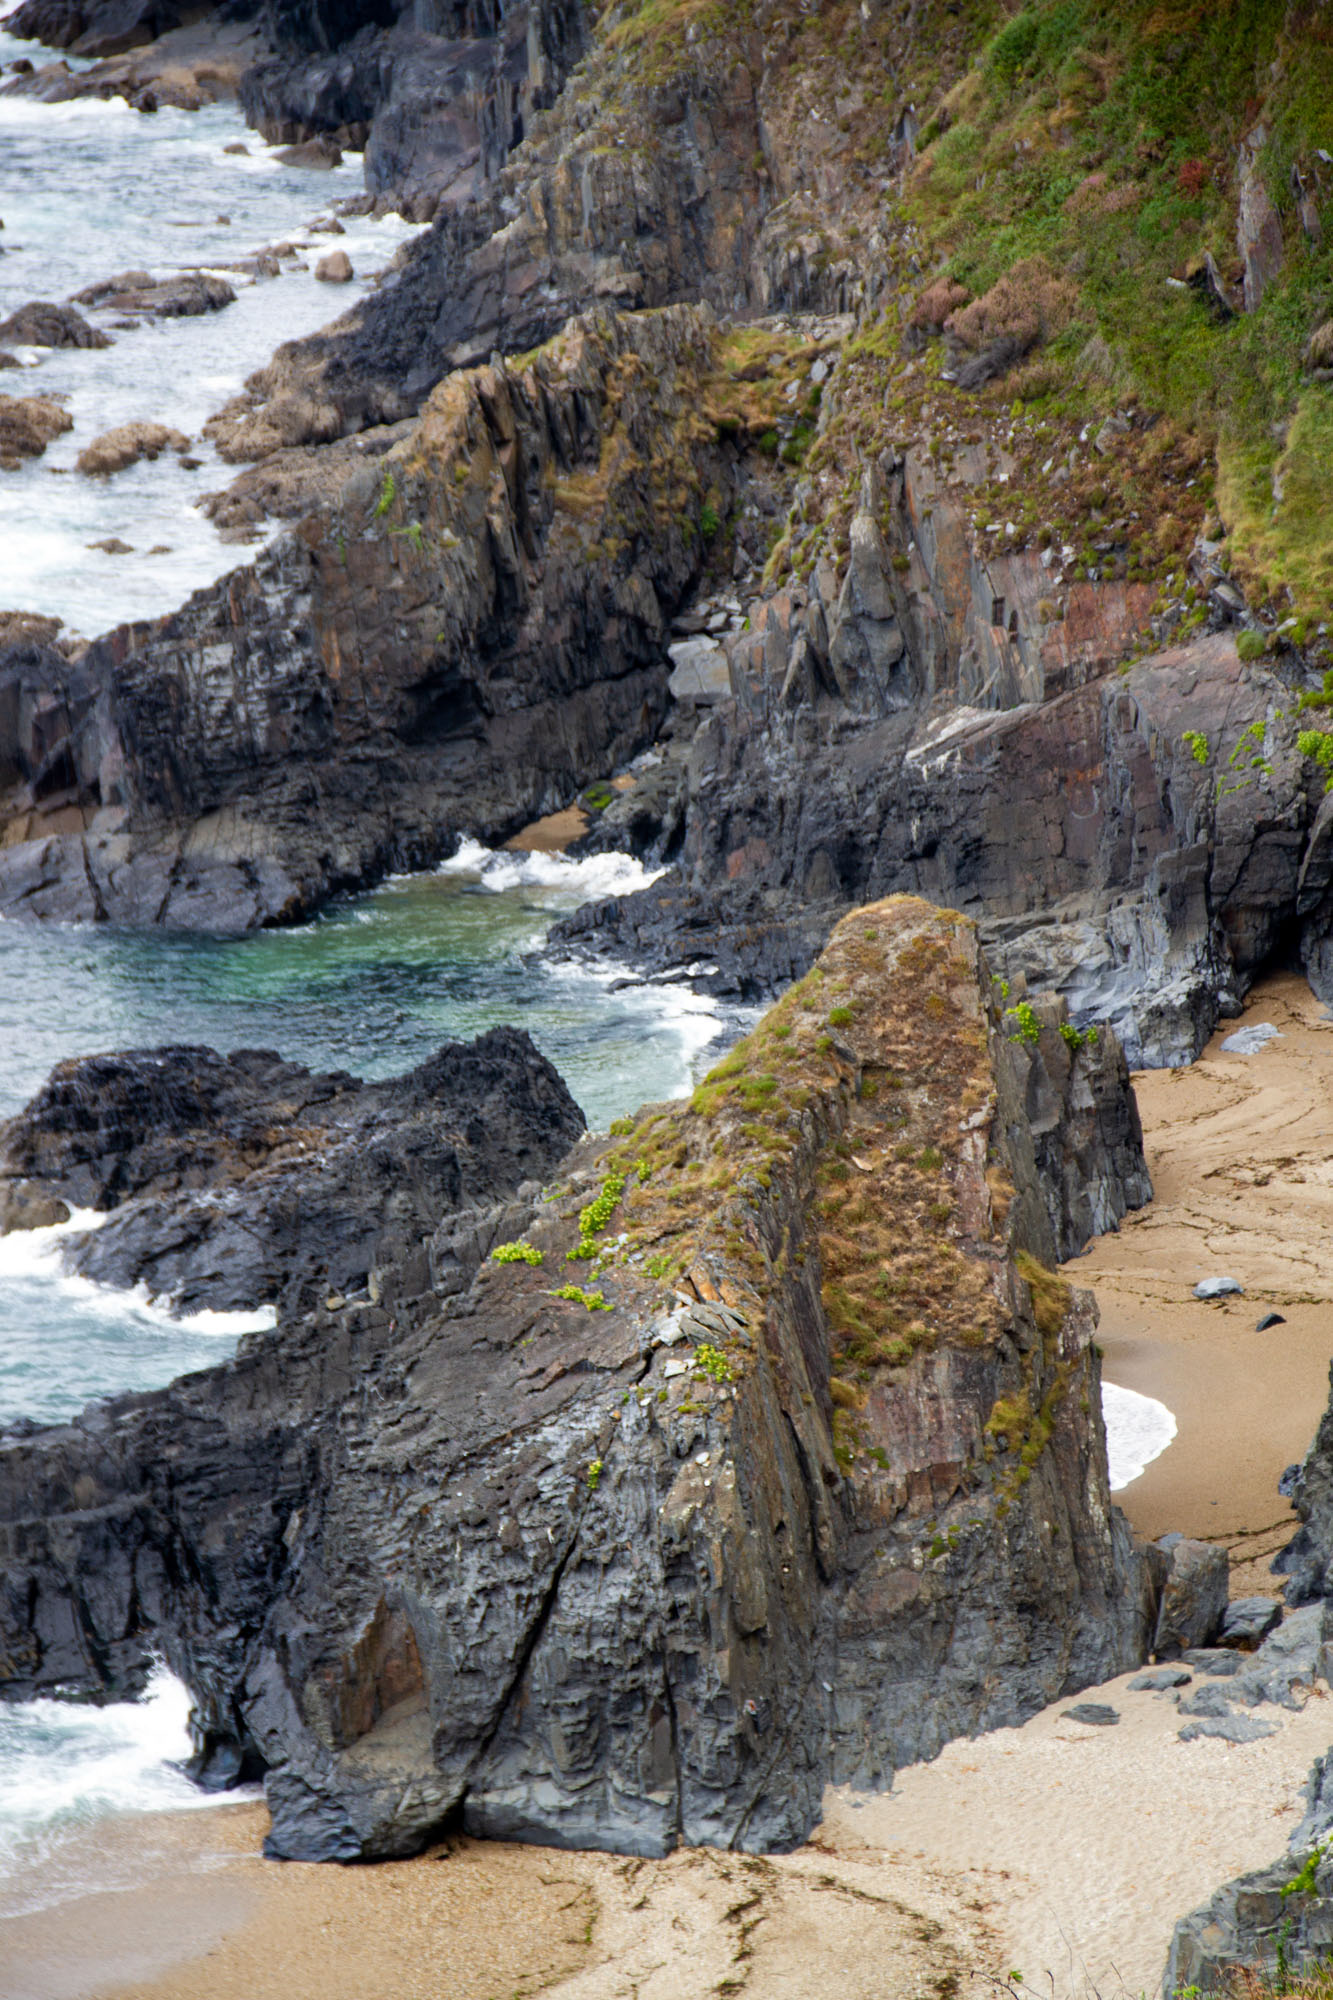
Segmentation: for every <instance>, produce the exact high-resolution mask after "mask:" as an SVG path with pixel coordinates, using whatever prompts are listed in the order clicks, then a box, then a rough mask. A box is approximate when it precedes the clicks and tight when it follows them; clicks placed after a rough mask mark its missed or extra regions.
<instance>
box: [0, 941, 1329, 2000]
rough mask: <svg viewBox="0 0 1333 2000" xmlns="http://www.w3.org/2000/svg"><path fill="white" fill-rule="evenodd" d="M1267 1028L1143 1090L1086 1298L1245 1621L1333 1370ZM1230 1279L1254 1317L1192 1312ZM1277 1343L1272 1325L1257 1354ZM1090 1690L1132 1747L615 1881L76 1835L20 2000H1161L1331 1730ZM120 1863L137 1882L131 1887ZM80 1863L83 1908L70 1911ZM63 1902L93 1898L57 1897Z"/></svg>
mask: <svg viewBox="0 0 1333 2000" xmlns="http://www.w3.org/2000/svg"><path fill="white" fill-rule="evenodd" d="M1245 1019H1246V1021H1247V1022H1259V1021H1267V1022H1269V1023H1271V1024H1272V1026H1274V1027H1275V1028H1277V1029H1278V1031H1279V1036H1280V1039H1277V1040H1274V1041H1271V1042H1270V1043H1269V1044H1268V1045H1267V1046H1266V1047H1265V1048H1264V1049H1262V1050H1261V1051H1260V1052H1259V1053H1258V1054H1255V1055H1250V1056H1232V1055H1227V1054H1223V1053H1222V1052H1221V1048H1220V1043H1221V1040H1222V1038H1223V1036H1225V1035H1227V1034H1230V1033H1232V1032H1234V1030H1235V1028H1236V1027H1237V1026H1238V1025H1240V1024H1239V1023H1235V1022H1229V1023H1227V1024H1225V1026H1224V1028H1223V1029H1222V1030H1221V1031H1220V1033H1219V1034H1218V1035H1217V1036H1216V1037H1214V1039H1213V1041H1212V1043H1210V1045H1209V1047H1208V1050H1207V1051H1206V1052H1205V1055H1204V1057H1203V1059H1202V1060H1201V1061H1200V1062H1199V1063H1198V1064H1197V1065H1195V1067H1194V1068H1192V1069H1191V1070H1188V1071H1181V1072H1161V1071H1159V1072H1150V1073H1148V1074H1146V1075H1143V1076H1140V1077H1139V1078H1137V1079H1136V1083H1137V1088H1138V1091H1139V1102H1140V1107H1141V1110H1142V1114H1143V1121H1144V1127H1145V1134H1146V1140H1147V1150H1148V1157H1149V1164H1150V1167H1151V1170H1152V1175H1153V1180H1154V1185H1155V1187H1156V1190H1157V1198H1156V1200H1155V1202H1154V1203H1153V1205H1152V1206H1151V1207H1150V1208H1149V1209H1147V1210H1145V1211H1144V1212H1143V1213H1142V1214H1141V1215H1138V1216H1136V1217H1132V1218H1130V1219H1128V1220H1127V1222H1126V1224H1125V1226H1124V1227H1123V1228H1122V1230H1121V1231H1120V1233H1119V1234H1118V1235H1116V1236H1113V1237H1108V1238H1104V1239H1102V1240H1101V1241H1100V1242H1098V1243H1097V1244H1096V1245H1094V1246H1093V1248H1092V1250H1091V1252H1090V1253H1089V1254H1087V1255H1086V1256H1085V1257H1083V1258H1080V1259H1078V1260H1077V1261H1076V1262H1075V1263H1074V1264H1073V1265H1071V1266H1070V1267H1069V1275H1070V1276H1071V1277H1074V1278H1076V1279H1077V1281H1078V1282H1080V1283H1082V1284H1085V1285H1089V1284H1090V1285H1092V1286H1094V1287H1095V1289H1096V1292H1097V1295H1098V1299H1099V1302H1100V1306H1101V1313H1102V1331H1101V1338H1102V1342H1103V1345H1104V1348H1105V1354H1106V1362H1105V1367H1106V1373H1107V1377H1108V1379H1110V1380H1111V1381H1114V1382H1118V1383H1120V1384H1122V1385H1123V1386H1125V1387H1127V1388H1131V1389H1137V1390H1139V1391H1141V1392H1142V1393H1144V1394H1147V1395H1151V1396H1155V1397H1157V1398H1159V1399H1160V1400H1161V1401H1162V1402H1164V1403H1166V1404H1167V1405H1168V1406H1169V1407H1170V1409H1171V1410H1172V1411H1173V1412H1174V1414H1175V1417H1176V1421H1177V1425H1178V1435H1177V1437H1176V1439H1175V1441H1174V1442H1173V1443H1172V1444H1171V1445H1170V1446H1169V1447H1168V1449H1167V1450H1166V1451H1165V1452H1164V1453H1163V1455H1162V1456H1161V1457H1160V1458H1159V1459H1157V1460H1156V1461H1154V1463H1153V1464H1151V1465H1150V1466H1149V1467H1148V1469H1147V1471H1146V1472H1145V1473H1144V1474H1143V1475H1142V1477H1141V1478H1139V1479H1138V1480H1136V1481H1135V1482H1134V1483H1133V1484H1132V1485H1131V1486H1129V1487H1128V1488H1127V1489H1126V1490H1125V1491H1124V1492H1123V1493H1121V1494H1120V1495H1119V1496H1118V1497H1119V1500H1120V1503H1121V1505H1122V1506H1124V1508H1125V1510H1126V1512H1127V1513H1128V1514H1129V1517H1130V1519H1131V1520H1132V1521H1133V1523H1134V1525H1135V1527H1136V1528H1137V1529H1138V1530H1139V1532H1140V1533H1143V1534H1148V1535H1158V1534H1161V1533H1162V1532H1164V1531H1165V1530H1166V1529H1168V1528H1181V1529H1183V1530H1185V1531H1186V1532H1188V1533H1191V1534H1195V1535H1204V1536H1208V1537H1211V1538H1213V1539H1216V1540H1218V1541H1220V1542H1222V1543H1223V1544H1225V1545H1226V1546H1227V1547H1228V1548H1229V1549H1230V1550H1231V1551H1232V1558H1233V1578H1234V1581H1233V1591H1234V1592H1235V1593H1236V1594H1239V1593H1240V1592H1241V1591H1248V1590H1264V1591H1267V1592H1269V1593H1270V1594H1273V1595H1276V1594H1277V1591H1278V1583H1277V1579H1275V1578H1274V1577H1273V1576H1272V1575H1271V1572H1270V1571H1269V1568H1268V1564H1269V1561H1270V1560H1271V1555H1272V1552H1273V1551H1274V1549H1276V1548H1277V1547H1280V1546H1281V1544H1282V1542H1283V1540H1284V1539H1285V1538H1286V1537H1287V1536H1288V1535H1289V1534H1290V1532H1291V1529H1292V1525H1293V1516H1292V1515H1291V1511H1290V1509H1289V1507H1288V1506H1287V1504H1286V1503H1285V1502H1284V1501H1283V1500H1282V1499H1281V1498H1280V1497H1279V1495H1278V1493H1277V1490H1276V1488H1277V1480H1278V1477H1279V1475H1280V1473H1281V1472H1282V1470H1283V1467H1284V1466H1285V1465H1287V1464H1288V1463H1289V1462H1290V1461H1292V1460H1293V1459H1297V1458H1299V1457H1301V1456H1302V1455H1303V1454H1304V1452H1305V1449H1306V1447H1307V1446H1308V1444H1309V1442H1310V1439H1311V1437H1312V1435H1313V1432H1314V1429H1315V1425H1316V1424H1317V1422H1318V1419H1319V1415H1320V1412H1321V1411H1322V1408H1323V1405H1324V1401H1325V1397H1326V1395H1327V1378H1328V1368H1329V1357H1330V1353H1331V1352H1333V1312H1330V1305H1333V1268H1330V1267H1328V1265H1327V1260H1326V1258H1325V1257H1324V1256H1323V1254H1322V1252H1323V1248H1324V1245H1325V1244H1326V1242H1327V1241H1328V1240H1329V1233H1328V1232H1329V1224H1330V1222H1331V1221H1333V1167H1331V1166H1330V1165H1329V1163H1328V1160H1327V1157H1326V1155H1327V1153H1328V1152H1329V1150H1330V1149H1329V1146H1328V1140H1327V1134H1328V1132H1329V1130H1330V1124H1331V1123H1333V1023H1328V1022H1326V1021H1325V1020H1324V1019H1323V1013H1322V1009H1321V1007H1320V1005H1319V1003H1318V1002H1317V1001H1315V1000H1314V998H1313V997H1312V996H1311V994H1310V993H1309V991H1308V989H1307V988H1306V987H1305V985H1304V982H1303V981H1301V980H1300V979H1298V978H1296V977H1294V976H1289V975H1281V976H1277V977H1274V978H1271V979H1268V980H1266V981H1265V982H1264V983H1263V984H1262V986H1260V987H1259V988H1257V989H1256V991H1255V992H1254V994H1253V995H1252V996H1251V1000H1250V1004H1249V1006H1248V1007H1247V1009H1246V1015H1245ZM1217 1274H1226V1275H1228V1276H1233V1277H1235V1278H1237V1279H1238V1280H1239V1281H1240V1282H1241V1283H1242V1284H1243V1285H1244V1287H1245V1295H1244V1297H1243V1298H1240V1299H1234V1300H1228V1301H1224V1302H1222V1303H1220V1304H1202V1303H1200V1302H1198V1301H1196V1300H1194V1299H1193V1298H1192V1297H1191V1288H1192V1286H1193V1285H1194V1283H1195V1281H1196V1280H1197V1279H1198V1278H1200V1277H1204V1276H1208V1275H1217ZM1267 1312H1277V1313H1280V1314H1281V1315H1282V1316H1283V1319H1284V1321H1285V1324H1283V1325H1282V1326H1279V1327H1276V1328H1274V1329H1272V1330H1270V1331H1269V1332H1267V1333H1264V1334H1258V1333H1256V1332H1255V1331H1254V1327H1255V1322H1256V1320H1258V1319H1260V1318H1261V1317H1263V1315H1264V1314H1265V1313H1267ZM1127 1682H1128V1677H1123V1678H1122V1679H1121V1680H1119V1681H1115V1682H1112V1683H1110V1684H1109V1685H1108V1686H1107V1687H1106V1688H1105V1689H1103V1690H1098V1691H1096V1693H1095V1696H1094V1697H1093V1698H1097V1699H1101V1700H1105V1701H1109V1702H1110V1703H1111V1704H1112V1705H1113V1706H1114V1707H1115V1708H1116V1710H1117V1711H1118V1712H1119V1714H1120V1718H1121V1719H1120V1722H1119V1723H1118V1724H1117V1725H1116V1726H1115V1727H1113V1728H1100V1729H1098V1728H1091V1727H1088V1726H1085V1725H1082V1724H1080V1723H1077V1722H1074V1721H1071V1720H1070V1719H1069V1718H1068V1716H1067V1714H1066V1710H1067V1709H1068V1707H1069V1705H1070V1704H1069V1702H1068V1701H1067V1700H1066V1701H1061V1702H1057V1703H1056V1704H1054V1705H1053V1706H1052V1707H1051V1708H1048V1709H1046V1710H1045V1711H1043V1712H1042V1713H1041V1714H1040V1715H1037V1716H1035V1717H1033V1718H1032V1719H1031V1720H1030V1721H1029V1722H1028V1723H1027V1724H1026V1725H1025V1726H1024V1727H1023V1728H1021V1729H1009V1730H999V1731H996V1732H994V1733H993V1734H991V1735H989V1736H986V1737H982V1738H979V1739H977V1740H974V1741H961V1742H955V1743H953V1744H950V1745H949V1746H948V1747H947V1748H946V1749H945V1751H944V1752H943V1754H942V1755H941V1756H940V1757H939V1758H938V1759H937V1760H936V1761H935V1762H934V1763H933V1764H927V1765H919V1766H916V1767H914V1768H913V1769H911V1770H907V1771H903V1772H900V1773H899V1775H898V1777H897V1779H896V1781H895V1784H894V1787H893V1790H892V1791H891V1792H890V1793H888V1794H886V1795H883V1796H879V1797H872V1798H864V1797H853V1796H851V1795H849V1794H847V1793H845V1792H841V1791H835V1792H830V1793H829V1795H828V1797H827V1799H826V1804H825V1817H824V1822H823V1825H822V1826H821V1827H820V1828H819V1829H818V1830H817V1831H816V1833H815V1834H814V1836H813V1837H812V1838H811V1840H810V1841H809V1842H808V1843H807V1844H806V1845H805V1846H804V1847H803V1848H801V1849H800V1850H799V1851H798V1852H797V1853H795V1854H791V1855H785V1856H781V1855H778V1856H768V1857H764V1858H755V1857H745V1856H737V1855H725V1854H715V1853H709V1852H686V1853H681V1854H677V1855H673V1856H671V1857H670V1858H669V1859H667V1860H664V1861H648V1862H642V1861H626V1860H620V1859H617V1858H615V1857H611V1856H607V1855H601V1854H564V1853H557V1852H553V1851H550V1850H546V1849H537V1848H523V1847H516V1846H504V1845H498V1844H486V1845H483V1844H480V1843H477V1842H473V1841H455V1842H450V1843H447V1844H445V1845H444V1846H442V1847H440V1848H439V1849H436V1850H435V1851H434V1852H433V1853H431V1854H429V1855H426V1856H423V1857H422V1858H420V1859H418V1860H415V1861H410V1862H402V1863H391V1864H383V1865H381V1866H379V1867H375V1868H356V1869H335V1868H315V1867H307V1866H301V1865H297V1864H287V1865H278V1864H271V1863H266V1862H264V1861H262V1860H261V1859H260V1858H259V1846H260V1842H261V1840H262V1836H263V1831H264V1826H265V1823H266V1816H265V1813H264V1810H263V1808H262V1807H261V1806H259V1805H256V1804H242V1805H230V1806H219V1807H216V1808H214V1809H212V1810H210V1811H201V1812H195V1813H187V1814H177V1815H167V1814H161V1815H157V1816H155V1817H153V1818H152V1819H144V1818H137V1819H125V1820H123V1821H120V1822H116V1823H113V1824H112V1826H111V1827H110V1828H109V1829H108V1828H105V1827H103V1828H99V1829H98V1830H97V1832H96V1834H95V1835H89V1836H87V1837H86V1840H87V1849H86V1859H87V1874H88V1879H92V1880H103V1879H105V1874H106V1868H107V1863H108V1858H109V1857H110V1858H111V1859H112V1860H113V1861H116V1860H118V1862H119V1864H120V1865H119V1869H118V1872H117V1877H116V1878H117V1879H118V1880H129V1879H131V1878H132V1877H134V1878H137V1880H135V1883H134V1886H132V1887H122V1888H119V1889H114V1890H106V1891H102V1892H100V1893H96V1894H82V1895H79V1894H71V1895H70V1896H68V1897H67V1899H66V1900H65V1901H63V1902H62V1903H61V1904H60V1905H59V1907H57V1908H55V1909H49V1910H47V1911H45V1912H43V1913H39V1914H34V1915H29V1916H23V1915H10V1916H9V1917H8V1918H7V1919H6V1918H5V1906H4V1903H3V1901H2V1900H0V1921H2V1922H3V1931H4V1936H3V1944H2V1946H0V1960H2V1962H3V1964H4V1968H5V1970H4V1975H3V1986H2V1988H0V1990H2V1991H3V1993H4V1995H5V2000H417V1996H421V2000H515V1996H529V1995H536V1994H543V1995H549V1996H552V2000H704V1996H707V1995H714V1994H718V1993H727V1994H732V1993H741V1992H745V1993H750V1994H753V1995H755V1996H761V2000H900V1996H901V2000H917V1996H921V2000H929V1996H935V2000H952V1996H954V1995H955V1994H958V1993H961V1992H962V1991H963V1990H964V1989H970V1988H973V1987H975V1986H976V1985H977V1983H978V1982H979V1983H980V1985H981V1986H982V1987H983V1988H987V1989H990V1990H995V1987H994V1982H996V1981H997V1980H999V1979H1002V1978H1004V1977H1005V1976H1007V1975H1008V1974H1009V1973H1011V1972H1013V1971H1019V1972H1021V1973H1022V1975H1023V1981H1024V1984H1025V1985H1027V1986H1032V1985H1033V1984H1034V1983H1035V1984H1038V1985H1040V1987H1041V1989H1042V1991H1043V1992H1045V1993H1049V1994H1050V1995H1051V1996H1052V2000H1086V1996H1089V1995H1091V1994H1093V1993H1094V1992H1095V1993H1096V1994H1097V1995H1098V1996H1100V2000H1118V1996H1121V1995H1137V1994H1148V1995H1151V1994H1153V1993H1154V1992H1155V1990H1156V1986H1157V1982H1158V1980H1159V1978H1160V1975H1161V1969H1162V1964H1163V1961H1164V1959H1165V1955H1166V1950H1167V1946H1168V1944H1169V1941H1170V1935H1171V1930H1172V1926H1173V1925H1174V1923H1175V1921H1176V1919H1177V1918H1178V1917H1179V1916H1181V1915H1182V1914H1184V1913H1185V1912H1186V1911H1187V1910H1189V1909H1191V1908H1192V1907H1194V1906H1195V1905H1197V1904H1198V1903H1199V1902H1201V1901H1202V1900H1204V1899H1205V1898H1206V1897H1207V1896H1208V1895H1209V1894H1210V1893H1211V1891H1212V1890H1213V1889H1214V1888H1216V1887H1217V1886H1218V1885H1219V1884H1220V1883H1221V1882H1222V1881H1224V1880H1225V1879H1226V1878H1227V1877H1229V1876H1230V1875H1233V1874H1235V1873H1237V1872H1239V1871H1240V1870H1242V1869H1245V1868H1248V1867H1255V1866H1259V1865H1262V1864H1263V1863H1265V1862H1267V1861H1270V1860H1272V1859H1273V1858H1274V1857H1275V1855H1276V1854H1277V1853H1278V1852H1279V1851H1280V1850H1281V1848H1282V1846H1283V1845H1284V1843H1285V1841H1286V1839H1287V1836H1288V1834H1289V1832H1290V1831H1291V1829H1292V1827H1293V1826H1294V1825H1295V1824H1296V1820H1297V1818H1298V1816H1299V1810H1300V1807H1299V1791H1300V1787H1301V1784H1302V1783H1303V1781H1304V1778H1305V1776H1306V1773H1307V1771H1308V1768H1309V1765H1310V1763H1311V1760H1312V1759H1313V1758H1314V1757H1315V1756H1316V1755H1318V1754H1320V1753H1321V1752H1323V1751H1324V1750H1325V1749H1326V1748H1327V1747H1328V1745H1329V1742H1330V1741H1331V1740H1333V1699H1331V1698H1330V1697H1329V1696H1328V1694H1327V1691H1325V1690H1320V1691H1318V1692H1317V1693H1316V1694H1315V1695H1314V1696H1313V1697H1312V1698H1311V1699H1310V1700H1309V1702H1308V1703H1307V1705H1306V1707H1305V1708H1304V1709H1303V1710H1302V1711H1300V1712H1298V1713H1288V1712H1286V1711H1283V1710H1278V1709H1273V1708H1266V1709H1265V1710H1264V1714H1265V1715H1266V1716H1269V1717H1271V1718H1272V1719H1273V1720H1274V1721H1276V1722H1277V1723H1278V1724H1279V1728H1278V1731H1277V1733H1276V1734H1275V1735H1273V1736H1272V1737H1270V1738H1268V1739H1266V1740H1264V1741H1262V1742H1258V1743H1253V1744H1248V1745H1244V1746H1234V1745H1229V1744H1226V1743H1222V1742H1218V1741H1215V1740H1214V1741H1196V1742H1193V1743H1188V1744H1185V1743H1182V1742H1181V1741H1180V1740H1179V1736H1178V1734H1177V1732H1178V1729H1179V1727H1180V1718H1179V1716H1178V1715H1177V1713H1176V1709H1175V1706H1174V1703H1173V1701H1172V1700H1171V1698H1170V1697H1169V1696H1161V1695H1157V1694H1152V1693H1145V1692H1138V1693H1130V1692H1129V1691H1128V1685H1127ZM127 1862H128V1867H127ZM79 1865H80V1857H79V1854H78V1852H77V1850H76V1851H75V1852H74V1853H73V1854H72V1855H67V1857H66V1864H65V1870H66V1878H67V1879H68V1880H72V1881H77V1876H78V1869H79ZM71 1871H73V1872H72V1873H71Z"/></svg>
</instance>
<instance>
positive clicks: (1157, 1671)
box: [1129, 1667, 1193, 1694]
mask: <svg viewBox="0 0 1333 2000" xmlns="http://www.w3.org/2000/svg"><path fill="white" fill-rule="evenodd" d="M1192 1679H1193V1675H1192V1674H1188V1673H1186V1671H1185V1669H1184V1668H1183V1667H1152V1668H1150V1669H1149V1671H1148V1672H1147V1673H1146V1674H1135V1676H1134V1678H1133V1680H1132V1681H1131V1682H1130V1684H1129V1691H1130V1693H1131V1694H1165V1693H1166V1691H1167V1690H1168V1689H1169V1688H1180V1687H1188V1686H1189V1684H1190V1682H1191V1680H1192Z"/></svg>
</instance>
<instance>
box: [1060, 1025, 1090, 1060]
mask: <svg viewBox="0 0 1333 2000" xmlns="http://www.w3.org/2000/svg"><path fill="white" fill-rule="evenodd" d="M1060 1039H1061V1041H1062V1042H1063V1043H1064V1045H1065V1047H1066V1048H1067V1049H1068V1050H1069V1051H1070V1053H1071V1055H1077V1054H1078V1052H1079V1050H1080V1049H1091V1048H1095V1047H1096V1045H1097V1030H1096V1029H1095V1028H1076V1027H1075V1026H1074V1024H1073V1022H1072V1021H1061V1023H1060Z"/></svg>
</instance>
